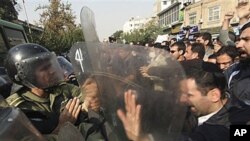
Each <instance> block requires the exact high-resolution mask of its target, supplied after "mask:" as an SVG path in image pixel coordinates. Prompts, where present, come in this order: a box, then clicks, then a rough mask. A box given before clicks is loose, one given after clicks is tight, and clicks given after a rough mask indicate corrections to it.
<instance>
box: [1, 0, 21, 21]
mask: <svg viewBox="0 0 250 141" xmlns="http://www.w3.org/2000/svg"><path fill="white" fill-rule="evenodd" d="M16 4H17V3H16V0H0V18H1V19H3V20H6V21H14V20H17V16H18V12H17V10H16V9H15V5H16Z"/></svg>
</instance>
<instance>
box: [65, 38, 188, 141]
mask: <svg viewBox="0 0 250 141" xmlns="http://www.w3.org/2000/svg"><path fill="white" fill-rule="evenodd" d="M152 52H153V53H154V54H155V58H156V59H155V60H152V58H151V57H150V56H149V55H150V53H152ZM70 59H71V62H72V64H73V67H74V72H75V73H76V77H77V79H78V81H79V85H80V87H81V89H82V91H83V93H85V94H86V97H88V93H86V92H87V91H89V89H88V90H86V89H85V88H86V87H85V86H86V85H87V83H90V82H92V83H95V85H97V89H98V90H97V91H98V92H97V93H98V94H97V95H95V98H97V99H99V100H100V106H101V109H102V110H103V111H104V115H105V119H106V121H107V122H108V124H109V126H110V128H111V129H112V131H113V132H114V133H115V135H116V136H117V138H118V139H117V140H126V139H127V137H126V134H125V132H124V131H125V129H124V126H123V124H122V122H121V120H120V118H119V117H118V115H117V110H118V109H122V110H124V111H126V102H125V98H124V97H125V92H127V91H128V90H133V92H134V95H135V97H136V104H139V105H141V107H142V108H141V115H140V123H141V124H140V130H141V132H142V133H143V134H153V135H154V136H155V137H156V138H158V139H159V140H165V139H166V138H177V137H178V136H179V134H180V131H181V129H182V125H183V122H184V118H185V115H186V108H184V107H183V104H182V103H181V102H180V96H181V93H179V91H180V90H179V86H180V81H181V80H182V79H184V78H185V75H184V73H183V70H182V67H181V66H180V64H179V62H177V61H175V60H174V59H173V58H172V57H171V56H170V54H168V53H167V52H166V51H165V50H161V49H154V50H152V49H151V48H148V47H142V46H136V47H135V46H129V45H123V44H102V43H88V42H87V43H86V42H85V43H77V44H75V45H74V46H73V47H72V48H71V50H70ZM92 86H93V85H92ZM95 91H96V89H95ZM90 94H93V93H90Z"/></svg>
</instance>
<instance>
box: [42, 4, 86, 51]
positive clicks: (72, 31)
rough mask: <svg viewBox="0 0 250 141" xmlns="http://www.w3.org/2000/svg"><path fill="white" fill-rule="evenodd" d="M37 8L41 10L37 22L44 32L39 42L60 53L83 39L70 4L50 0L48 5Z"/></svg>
mask: <svg viewBox="0 0 250 141" xmlns="http://www.w3.org/2000/svg"><path fill="white" fill-rule="evenodd" d="M37 10H43V12H42V14H41V18H40V21H39V22H40V24H41V25H42V26H43V28H44V32H43V34H42V35H41V37H40V39H39V41H38V42H39V44H41V45H44V46H45V47H47V48H49V49H50V50H53V51H55V52H56V53H62V52H65V51H68V50H69V49H70V47H71V46H72V45H73V44H74V43H75V42H77V41H83V34H82V31H81V28H80V26H76V25H75V16H74V15H73V13H72V9H71V4H69V3H66V4H64V3H62V2H61V0H51V1H50V4H49V5H46V6H39V7H38V8H37Z"/></svg>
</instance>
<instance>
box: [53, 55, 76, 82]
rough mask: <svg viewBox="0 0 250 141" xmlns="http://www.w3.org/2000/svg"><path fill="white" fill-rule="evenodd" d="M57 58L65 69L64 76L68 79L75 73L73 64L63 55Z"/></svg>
mask: <svg viewBox="0 0 250 141" xmlns="http://www.w3.org/2000/svg"><path fill="white" fill-rule="evenodd" d="M57 60H58V63H59V64H60V66H61V68H62V70H63V74H64V77H65V78H66V79H67V78H68V77H69V76H70V75H71V74H73V73H74V70H73V66H72V64H71V63H70V62H69V61H68V60H67V59H65V58H64V57H62V56H57Z"/></svg>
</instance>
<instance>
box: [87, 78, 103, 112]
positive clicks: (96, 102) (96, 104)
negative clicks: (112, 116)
mask: <svg viewBox="0 0 250 141" xmlns="http://www.w3.org/2000/svg"><path fill="white" fill-rule="evenodd" d="M82 89H83V90H84V93H85V100H84V103H83V104H82V110H85V111H88V109H92V110H94V111H96V112H98V111H99V110H100V105H101V103H100V98H99V96H100V95H99V90H98V86H97V82H96V80H95V79H92V78H88V79H87V80H86V82H85V83H84V84H83V86H82Z"/></svg>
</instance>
